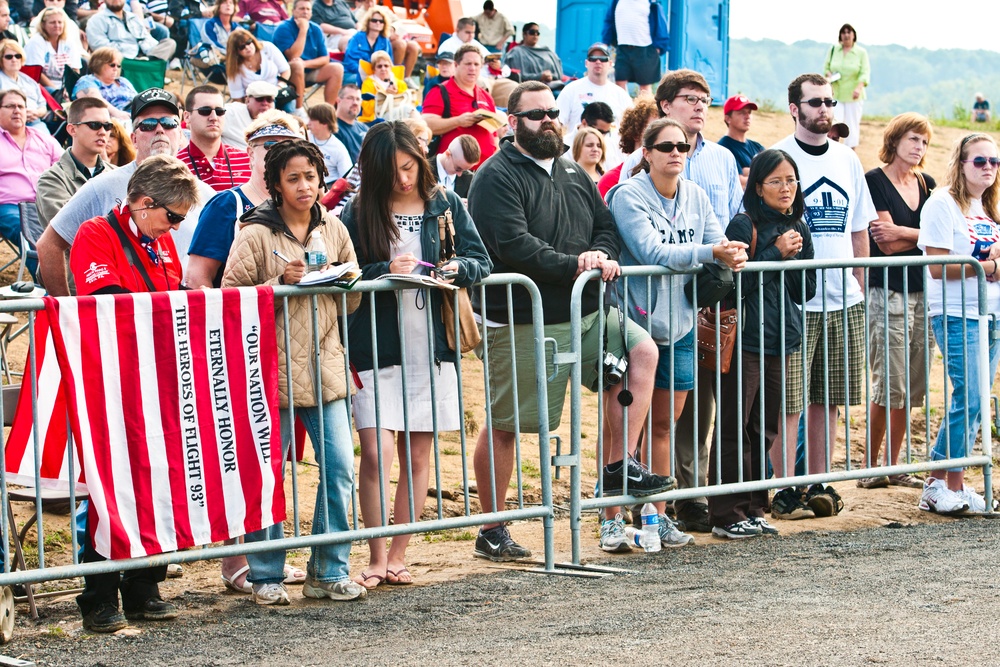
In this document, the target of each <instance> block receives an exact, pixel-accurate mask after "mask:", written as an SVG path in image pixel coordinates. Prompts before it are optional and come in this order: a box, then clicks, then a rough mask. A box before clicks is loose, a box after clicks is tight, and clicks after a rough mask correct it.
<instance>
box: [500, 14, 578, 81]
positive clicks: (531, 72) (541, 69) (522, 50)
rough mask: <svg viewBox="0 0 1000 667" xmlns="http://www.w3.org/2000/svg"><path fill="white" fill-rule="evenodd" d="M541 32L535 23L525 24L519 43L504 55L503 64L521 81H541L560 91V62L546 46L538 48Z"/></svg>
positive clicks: (561, 72) (561, 75)
mask: <svg viewBox="0 0 1000 667" xmlns="http://www.w3.org/2000/svg"><path fill="white" fill-rule="evenodd" d="M541 35H542V32H541V31H540V30H539V29H538V24H537V23H525V24H524V27H523V28H522V29H521V43H520V44H518V45H517V46H515V47H514V48H512V49H511V50H510V51H508V52H507V53H505V54H504V57H503V64H504V65H507V66H509V67H510V68H511V69H516V70H518V71H519V72H520V73H521V80H522V81H541V82H542V83H544V84H545V85H547V86H548V87H549V88H551V89H552V90H562V89H563V86H565V85H566V84H565V83H563V80H562V77H563V70H562V60H560V59H559V56H557V55H556V54H555V51H553V50H552V49H550V48H549V47H547V46H539V45H538V40H539V38H540V37H541Z"/></svg>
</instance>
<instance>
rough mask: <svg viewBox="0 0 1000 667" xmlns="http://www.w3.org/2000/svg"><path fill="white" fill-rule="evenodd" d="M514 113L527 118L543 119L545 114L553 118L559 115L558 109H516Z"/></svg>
mask: <svg viewBox="0 0 1000 667" xmlns="http://www.w3.org/2000/svg"><path fill="white" fill-rule="evenodd" d="M514 115H515V116H517V117H518V118H527V119H528V120H543V119H544V118H545V117H546V116H548V117H549V118H550V119H552V120H555V119H556V118H558V117H559V109H531V110H530V111H517V112H515V113H514Z"/></svg>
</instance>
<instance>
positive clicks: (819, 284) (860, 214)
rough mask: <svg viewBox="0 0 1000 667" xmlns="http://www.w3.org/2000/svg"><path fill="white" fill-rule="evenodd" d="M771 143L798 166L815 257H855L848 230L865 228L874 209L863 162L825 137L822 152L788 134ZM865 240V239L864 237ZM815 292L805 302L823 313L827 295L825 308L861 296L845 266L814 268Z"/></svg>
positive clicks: (856, 301)
mask: <svg viewBox="0 0 1000 667" xmlns="http://www.w3.org/2000/svg"><path fill="white" fill-rule="evenodd" d="M771 148H780V149H781V150H783V151H785V152H786V153H788V154H789V155H791V156H792V159H793V160H795V164H796V165H798V168H799V179H800V181H799V187H800V188H801V189H802V197H803V198H804V199H805V204H806V211H805V215H804V216H803V217H804V218H805V221H806V224H808V225H809V232H810V233H811V234H812V242H813V247H814V248H815V251H816V259H842V260H844V261H851V260H853V259H854V245H853V243H852V240H851V234H853V233H854V232H862V231H865V230H866V229H868V224H869V223H870V222H871V221H872V220H876V219H878V212H877V211H876V210H875V205H874V204H873V203H872V196H871V193H870V192H869V191H868V182H867V181H866V180H865V171H864V168H863V167H862V166H861V161H860V160H859V159H858V156H857V155H855V154H854V151H852V150H851V149H850V148H847V147H846V146H844V145H843V144H839V143H837V142H835V141H831V142H829V146H828V148H827V151H826V153H824V154H823V155H809V154H808V153H806V152H805V151H804V150H802V149H801V148H800V147H799V144H798V143H797V142H796V141H795V136H794V135H789V136H787V137H785V138H784V139H782V140H781V141H779V142H778V143H776V144H775V145H774V146H772V147H771ZM865 243H867V240H866V241H865ZM817 274H818V275H817V276H816V296H815V297H813V298H812V299H811V300H810V301H808V302H807V303H806V310H807V311H809V312H814V313H819V312H823V299H824V294H825V295H826V296H825V298H826V310H827V312H831V311H836V310H841V309H842V308H843V307H844V305H845V302H846V305H847V307H848V308H850V307H851V306H854V305H856V304H859V303H861V302H862V301H864V300H865V296H864V294H862V292H861V285H859V284H858V281H857V278H855V277H854V272H853V271H852V270H851V269H847V282H846V283H844V270H843V269H827V270H826V273H825V275H823V273H822V272H817Z"/></svg>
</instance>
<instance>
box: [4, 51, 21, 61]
mask: <svg viewBox="0 0 1000 667" xmlns="http://www.w3.org/2000/svg"><path fill="white" fill-rule="evenodd" d="M21 58H22V56H21V54H20V53H5V54H3V59H4V60H14V59H17V60H21Z"/></svg>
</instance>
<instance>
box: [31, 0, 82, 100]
mask: <svg viewBox="0 0 1000 667" xmlns="http://www.w3.org/2000/svg"><path fill="white" fill-rule="evenodd" d="M69 26H70V22H69V18H68V17H67V16H66V12H64V11H63V10H61V9H59V8H58V7H46V8H45V9H43V10H42V11H41V13H40V14H39V15H38V32H37V33H35V36H34V37H32V38H31V39H30V40H28V43H27V44H26V45H25V47H24V58H25V64H26V65H41V66H42V77H41V84H42V85H43V86H45V87H46V88H47V89H48V90H49V92H53V91H55V90H58V89H59V88H62V85H63V84H62V81H63V70H64V69H65V68H66V67H69V68H70V69H72V70H76V71H77V72H79V71H80V69H81V68H82V67H83V49H82V48H81V47H80V40H79V36H78V37H77V39H76V40H73V39H72V38H71V37H70V36H69Z"/></svg>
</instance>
